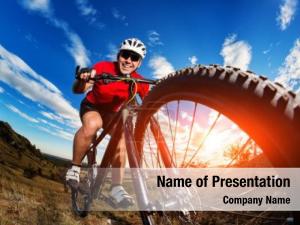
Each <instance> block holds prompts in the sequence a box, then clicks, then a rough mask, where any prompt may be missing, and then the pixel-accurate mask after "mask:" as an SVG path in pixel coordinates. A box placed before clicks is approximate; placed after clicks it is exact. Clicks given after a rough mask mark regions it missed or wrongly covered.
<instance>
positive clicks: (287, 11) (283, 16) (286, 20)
mask: <svg viewBox="0 0 300 225" xmlns="http://www.w3.org/2000/svg"><path fill="white" fill-rule="evenodd" d="M296 7H297V0H284V2H283V4H282V5H280V14H279V15H278V17H277V22H278V23H279V25H280V29H281V30H285V29H286V28H287V27H288V25H289V24H290V23H291V21H292V20H293V18H294V15H295V12H296Z"/></svg>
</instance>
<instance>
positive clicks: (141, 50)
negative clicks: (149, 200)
mask: <svg viewBox="0 0 300 225" xmlns="http://www.w3.org/2000/svg"><path fill="white" fill-rule="evenodd" d="M145 55H146V47H145V45H144V44H143V42H142V41H140V40H139V39H136V38H129V39H126V40H124V41H123V42H122V44H121V46H120V49H119V52H118V54H117V61H116V62H106V61H103V62H98V63H96V64H95V65H94V66H93V68H92V69H91V70H89V69H81V71H80V72H79V79H77V80H76V81H75V82H74V85H73V92H74V93H83V92H85V91H87V90H88V89H91V90H90V91H89V92H88V93H87V95H86V97H85V98H84V99H83V100H82V102H81V105H80V118H81V122H82V126H81V127H80V128H79V130H78V131H77V132H76V134H75V137H74V142H73V160H72V167H71V168H70V169H69V170H68V171H67V174H66V181H67V184H69V185H70V186H73V187H74V186H75V187H78V183H79V174H80V169H81V162H82V160H83V158H84V157H85V155H86V154H87V151H88V149H89V146H90V145H91V143H92V141H93V139H94V138H95V136H96V133H97V131H98V130H99V129H101V128H104V129H105V128H106V126H107V124H108V123H109V122H110V119H111V118H112V116H113V115H114V114H115V113H116V112H118V111H119V110H120V108H121V106H122V104H124V103H125V102H127V101H128V100H129V98H130V97H131V96H130V93H129V84H128V83H126V82H124V81H122V82H109V83H104V82H103V81H98V82H94V81H92V80H89V78H93V77H95V76H96V75H101V74H102V73H108V74H111V75H118V76H126V77H128V76H130V77H134V78H143V77H142V76H141V75H139V74H138V73H137V72H136V70H137V69H138V68H139V67H140V66H141V64H142V60H143V59H144V58H145ZM136 87H137V93H138V94H139V95H140V97H141V98H144V96H145V95H146V94H147V93H148V91H149V85H148V84H137V86H136ZM125 153H126V146H125V139H124V132H122V134H121V138H120V140H119V143H118V145H117V146H116V153H115V155H114V156H113V157H114V158H113V163H112V167H113V168H120V169H114V170H113V173H112V184H111V192H110V197H111V198H112V199H113V201H115V202H116V203H117V204H120V205H128V204H131V203H132V202H133V201H132V198H131V196H129V195H128V193H127V192H126V191H125V190H124V188H123V186H122V180H123V174H124V170H123V169H121V168H124V167H125V163H126V155H125Z"/></svg>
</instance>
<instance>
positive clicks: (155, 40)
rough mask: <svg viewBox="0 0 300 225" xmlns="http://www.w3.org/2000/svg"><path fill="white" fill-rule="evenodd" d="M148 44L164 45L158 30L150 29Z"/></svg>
mask: <svg viewBox="0 0 300 225" xmlns="http://www.w3.org/2000/svg"><path fill="white" fill-rule="evenodd" d="M148 40H149V41H148V45H149V46H152V47H153V46H155V45H163V43H162V42H161V40H160V34H159V33H157V32H156V31H154V30H152V31H148Z"/></svg>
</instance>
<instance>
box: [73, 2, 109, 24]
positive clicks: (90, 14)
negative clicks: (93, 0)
mask: <svg viewBox="0 0 300 225" xmlns="http://www.w3.org/2000/svg"><path fill="white" fill-rule="evenodd" d="M76 5H77V8H78V10H79V12H80V14H81V15H82V16H83V17H85V18H86V19H87V21H88V23H89V24H91V25H96V27H98V28H99V29H102V28H104V27H105V24H103V23H101V22H99V21H98V20H97V15H98V11H97V9H96V8H95V7H93V6H92V5H91V4H90V3H89V1H88V0H76Z"/></svg>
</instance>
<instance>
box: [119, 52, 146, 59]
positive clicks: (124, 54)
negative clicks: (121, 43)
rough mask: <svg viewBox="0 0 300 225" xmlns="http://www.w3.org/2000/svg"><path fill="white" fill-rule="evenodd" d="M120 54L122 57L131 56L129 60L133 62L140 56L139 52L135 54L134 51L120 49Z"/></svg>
mask: <svg viewBox="0 0 300 225" xmlns="http://www.w3.org/2000/svg"><path fill="white" fill-rule="evenodd" d="M120 56H121V57H122V58H124V59H128V58H131V61H133V62H137V61H139V60H140V58H141V56H140V55H139V54H137V53H135V52H131V51H121V52H120Z"/></svg>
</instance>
